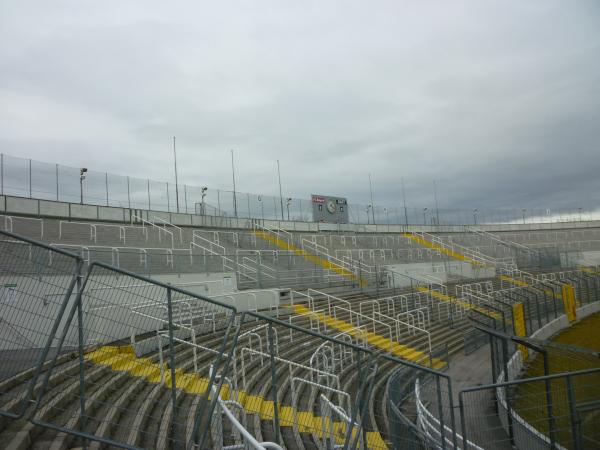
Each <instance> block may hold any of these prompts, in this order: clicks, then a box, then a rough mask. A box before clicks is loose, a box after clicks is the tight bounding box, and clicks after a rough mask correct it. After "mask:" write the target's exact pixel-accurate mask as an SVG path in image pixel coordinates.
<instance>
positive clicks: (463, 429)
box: [454, 335, 491, 449]
mask: <svg viewBox="0 0 600 450" xmlns="http://www.w3.org/2000/svg"><path fill="white" fill-rule="evenodd" d="M490 336H491V335H490ZM463 395H464V392H462V391H461V392H459V393H458V408H459V411H460V429H461V433H462V439H463V442H462V448H464V449H467V448H469V447H468V438H467V422H466V420H465V401H464V399H463ZM455 436H456V433H455ZM454 448H458V447H457V446H456V442H454Z"/></svg>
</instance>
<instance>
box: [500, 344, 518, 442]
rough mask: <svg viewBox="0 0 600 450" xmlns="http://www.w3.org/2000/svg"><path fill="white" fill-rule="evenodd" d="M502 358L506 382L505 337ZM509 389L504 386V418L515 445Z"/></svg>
mask: <svg viewBox="0 0 600 450" xmlns="http://www.w3.org/2000/svg"><path fill="white" fill-rule="evenodd" d="M502 359H503V363H504V364H503V365H504V381H505V382H507V383H508V381H509V379H508V343H507V342H506V339H502ZM509 396H510V390H509V389H508V388H507V387H505V388H504V399H505V400H506V419H507V421H508V435H509V437H510V444H511V445H512V446H513V447H514V446H515V431H514V429H513V416H512V407H511V401H510V399H509Z"/></svg>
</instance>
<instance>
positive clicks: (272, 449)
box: [211, 367, 283, 450]
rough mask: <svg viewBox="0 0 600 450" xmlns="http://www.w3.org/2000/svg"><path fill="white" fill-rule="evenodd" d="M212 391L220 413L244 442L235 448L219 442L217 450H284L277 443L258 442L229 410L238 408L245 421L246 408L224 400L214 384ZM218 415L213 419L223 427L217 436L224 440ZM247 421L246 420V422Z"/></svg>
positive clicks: (217, 413) (237, 403)
mask: <svg viewBox="0 0 600 450" xmlns="http://www.w3.org/2000/svg"><path fill="white" fill-rule="evenodd" d="M212 370H213V369H212V367H211V376H212ZM211 391H212V395H213V397H214V396H216V398H217V404H218V406H219V409H220V410H221V411H220V412H222V413H223V414H224V415H225V417H227V419H228V420H229V422H230V423H231V425H232V428H233V430H234V431H235V433H237V434H238V435H239V439H240V440H241V441H242V442H243V443H242V444H240V445H235V446H228V447H223V442H222V440H221V442H219V444H220V445H218V446H217V448H219V449H226V448H228V449H231V450H232V449H233V448H236V449H238V448H239V449H246V450H247V449H253V450H283V449H282V448H281V446H280V445H279V444H276V443H275V442H268V441H267V442H258V441H257V440H256V438H255V437H254V436H252V434H251V433H250V432H249V431H248V430H247V429H246V427H245V426H244V425H243V424H242V423H241V422H240V421H239V420H238V419H237V417H235V414H233V412H231V410H230V409H229V406H234V407H236V408H237V409H238V410H240V414H243V416H242V417H243V419H242V420H244V416H245V412H244V408H243V407H242V405H241V404H240V403H239V402H237V401H234V400H227V401H225V400H223V399H222V398H221V394H220V393H217V388H216V386H215V385H214V384H213V386H211ZM215 413H216V414H214V415H213V417H215V420H216V421H217V423H220V424H221V426H220V428H218V429H217V434H218V437H220V438H221V439H222V437H223V428H222V423H221V422H219V420H220V418H222V414H219V411H215ZM221 420H222V419H221ZM244 421H245V420H244Z"/></svg>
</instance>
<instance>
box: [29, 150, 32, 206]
mask: <svg viewBox="0 0 600 450" xmlns="http://www.w3.org/2000/svg"><path fill="white" fill-rule="evenodd" d="M31 191H32V189H31V158H30V159H29V198H31Z"/></svg>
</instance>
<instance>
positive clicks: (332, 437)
mask: <svg viewBox="0 0 600 450" xmlns="http://www.w3.org/2000/svg"><path fill="white" fill-rule="evenodd" d="M319 400H320V402H319V409H320V412H321V444H322V446H323V448H331V449H336V448H341V446H342V445H341V444H340V442H338V441H339V440H340V438H339V436H338V435H336V433H335V431H334V430H335V427H334V426H333V424H334V423H335V422H337V420H335V418H334V417H337V418H339V419H341V421H342V423H344V424H346V427H347V428H349V429H352V436H354V437H355V439H358V440H357V443H356V448H365V445H364V439H363V433H362V432H361V430H362V427H361V426H360V424H359V423H357V422H352V419H351V414H350V411H348V412H346V411H345V410H344V409H343V408H341V407H339V406H338V405H335V404H334V403H333V402H331V401H330V400H329V399H328V398H327V397H326V396H325V395H323V394H320V395H319ZM351 442H352V439H351Z"/></svg>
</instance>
